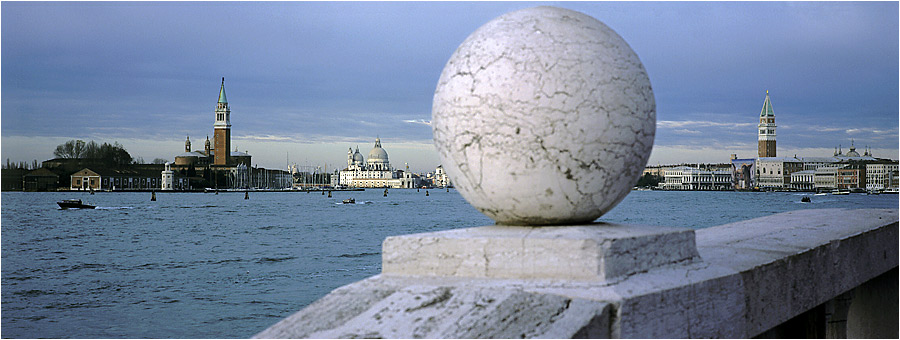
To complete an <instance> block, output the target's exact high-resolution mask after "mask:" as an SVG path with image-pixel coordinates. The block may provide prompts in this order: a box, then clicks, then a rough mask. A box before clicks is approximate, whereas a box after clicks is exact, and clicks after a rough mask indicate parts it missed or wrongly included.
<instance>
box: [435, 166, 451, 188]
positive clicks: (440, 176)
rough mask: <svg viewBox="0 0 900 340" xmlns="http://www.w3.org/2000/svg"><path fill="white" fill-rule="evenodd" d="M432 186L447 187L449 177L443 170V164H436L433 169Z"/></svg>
mask: <svg viewBox="0 0 900 340" xmlns="http://www.w3.org/2000/svg"><path fill="white" fill-rule="evenodd" d="M433 181H434V186H436V187H439V188H444V187H449V186H450V185H451V184H450V178H449V177H447V173H446V172H444V166H443V165H438V166H437V168H435V169H434V180H433Z"/></svg>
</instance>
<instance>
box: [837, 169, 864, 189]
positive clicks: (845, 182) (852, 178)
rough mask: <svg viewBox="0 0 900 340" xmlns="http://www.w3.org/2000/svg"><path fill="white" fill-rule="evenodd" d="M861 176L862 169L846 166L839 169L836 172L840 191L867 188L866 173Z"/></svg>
mask: <svg viewBox="0 0 900 340" xmlns="http://www.w3.org/2000/svg"><path fill="white" fill-rule="evenodd" d="M862 174H863V176H860V169H859V168H853V167H851V166H845V167H842V168H840V169H837V171H836V172H835V182H836V183H837V188H838V189H857V188H865V187H866V183H865V179H866V177H865V172H862Z"/></svg>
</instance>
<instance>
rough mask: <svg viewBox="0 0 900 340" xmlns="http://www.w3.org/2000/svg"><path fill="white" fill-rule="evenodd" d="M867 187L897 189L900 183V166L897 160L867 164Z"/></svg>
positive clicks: (871, 188) (868, 188) (872, 188)
mask: <svg viewBox="0 0 900 340" xmlns="http://www.w3.org/2000/svg"><path fill="white" fill-rule="evenodd" d="M865 173H866V189H867V190H886V189H897V188H898V186H900V185H898V184H900V167H898V163H897V162H890V163H888V162H884V163H870V164H866V172H865Z"/></svg>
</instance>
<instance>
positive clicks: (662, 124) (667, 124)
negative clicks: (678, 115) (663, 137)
mask: <svg viewBox="0 0 900 340" xmlns="http://www.w3.org/2000/svg"><path fill="white" fill-rule="evenodd" d="M656 126H657V127H659V128H687V127H723V128H727V129H743V128H747V127H752V126H756V124H753V123H720V122H711V121H696V120H679V121H675V120H660V121H657V122H656Z"/></svg>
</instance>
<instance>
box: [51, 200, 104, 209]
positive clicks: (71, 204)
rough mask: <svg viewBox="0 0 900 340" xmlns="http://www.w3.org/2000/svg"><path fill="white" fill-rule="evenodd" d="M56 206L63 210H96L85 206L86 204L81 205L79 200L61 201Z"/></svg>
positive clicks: (90, 206)
mask: <svg viewBox="0 0 900 340" xmlns="http://www.w3.org/2000/svg"><path fill="white" fill-rule="evenodd" d="M56 204H59V207H60V208H63V209H94V208H96V207H95V206H93V205H87V204H84V203H81V200H62V201H59V202H56Z"/></svg>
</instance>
